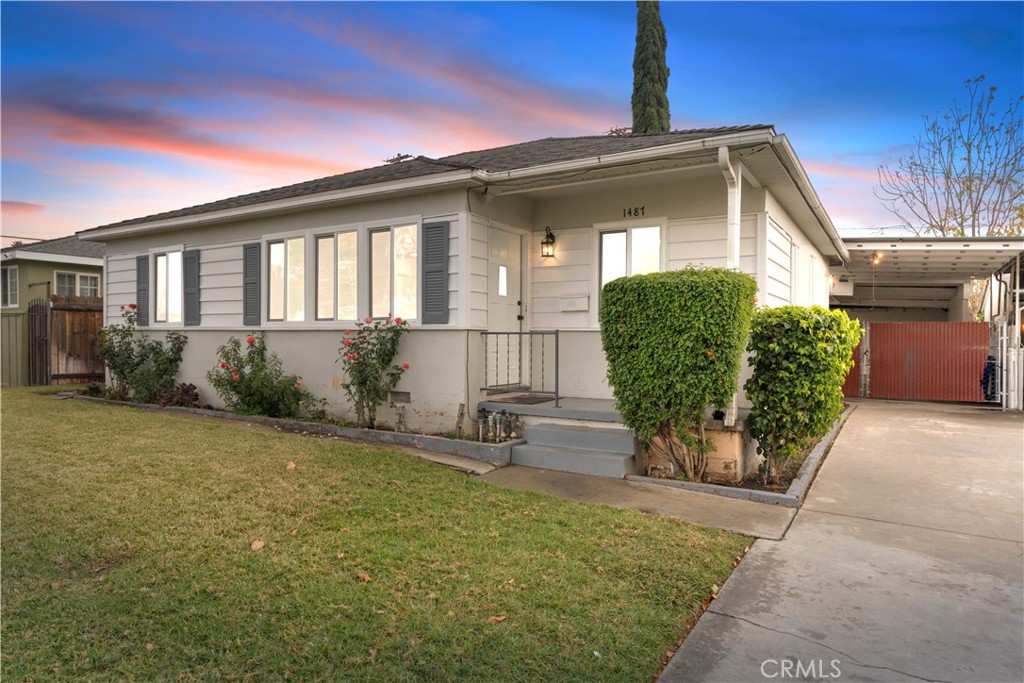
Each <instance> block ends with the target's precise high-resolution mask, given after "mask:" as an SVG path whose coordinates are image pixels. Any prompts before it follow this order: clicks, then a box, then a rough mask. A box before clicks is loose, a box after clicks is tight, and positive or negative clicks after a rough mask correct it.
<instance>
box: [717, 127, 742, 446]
mask: <svg viewBox="0 0 1024 683" xmlns="http://www.w3.org/2000/svg"><path fill="white" fill-rule="evenodd" d="M718 167H719V168H720V169H721V170H722V175H723V176H725V184H726V198H727V199H726V224H725V267H726V268H735V269H737V270H738V269H739V267H740V200H741V199H742V196H741V191H742V187H743V182H742V179H741V177H740V174H739V173H738V172H737V169H735V168H733V165H732V162H731V161H730V160H729V148H728V147H727V146H725V145H722V146H721V147H719V148H718ZM738 412H739V397H738V390H737V392H736V393H733V395H732V403H731V404H730V405H729V407H728V408H726V411H725V419H724V423H725V426H727V427H732V426H734V425H735V424H736V416H737V413H738Z"/></svg>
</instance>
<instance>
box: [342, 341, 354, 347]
mask: <svg viewBox="0 0 1024 683" xmlns="http://www.w3.org/2000/svg"><path fill="white" fill-rule="evenodd" d="M342 343H343V344H344V345H345V346H352V340H351V339H346V340H345V341H343V342H342Z"/></svg>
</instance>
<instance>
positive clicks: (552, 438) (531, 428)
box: [526, 424, 636, 455]
mask: <svg viewBox="0 0 1024 683" xmlns="http://www.w3.org/2000/svg"><path fill="white" fill-rule="evenodd" d="M526 441H527V443H529V444H530V445H531V446H555V447H559V448H580V449H583V450H590V451H602V452H606V453H621V454H623V455H633V454H634V453H635V452H636V450H635V449H636V444H635V439H634V437H633V432H632V431H630V430H628V429H607V428H600V427H585V426H582V425H565V424H536V425H528V426H527V427H526Z"/></svg>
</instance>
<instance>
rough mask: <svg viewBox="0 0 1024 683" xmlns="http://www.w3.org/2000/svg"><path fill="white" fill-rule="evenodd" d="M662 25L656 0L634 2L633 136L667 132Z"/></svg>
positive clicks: (665, 69) (666, 75)
mask: <svg viewBox="0 0 1024 683" xmlns="http://www.w3.org/2000/svg"><path fill="white" fill-rule="evenodd" d="M667 46H668V39H667V38H666V37H665V24H663V23H662V22H661V7H660V4H659V3H658V0H637V3H636V52H635V53H634V55H633V133H634V134H635V135H640V134H644V133H667V132H668V131H669V130H670V124H669V112H668V65H667V64H666V63H665V48H666V47H667Z"/></svg>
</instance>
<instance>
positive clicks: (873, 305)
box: [830, 237, 1024, 410]
mask: <svg viewBox="0 0 1024 683" xmlns="http://www.w3.org/2000/svg"><path fill="white" fill-rule="evenodd" d="M843 242H844V244H845V245H846V248H847V250H848V251H849V254H850V257H849V259H848V260H847V261H846V263H844V264H843V265H841V266H834V267H833V268H832V270H831V275H832V289H831V297H830V302H831V306H832V308H841V309H844V310H846V311H847V312H848V313H849V314H850V316H851V317H853V318H857V319H859V320H860V321H861V324H862V325H863V326H864V327H865V329H866V330H867V333H866V334H865V337H864V339H863V340H862V343H861V346H860V347H859V348H858V352H857V355H856V358H855V360H856V361H857V365H856V367H855V368H854V370H853V371H852V372H851V375H850V378H849V380H848V382H847V387H846V391H847V395H849V396H864V397H875V398H897V399H913V400H940V401H970V402H991V403H997V404H999V405H1001V406H1003V407H1004V408H1007V409H1010V410H1019V409H1021V408H1022V398H1024V386H1022V373H1024V353H1022V349H1021V320H1022V307H1024V291H1022V288H1024V280H1022V273H1021V270H1022V254H1024V239H1020V238H1007V237H984V238H934V237H898V238H893V237H870V238H846V239H844V240H843ZM985 280H987V281H988V282H989V286H988V291H987V292H986V296H985V298H984V302H983V305H982V310H983V311H984V313H985V320H986V321H988V322H984V323H982V322H977V320H976V319H972V316H971V309H970V304H969V297H970V293H971V282H972V281H985Z"/></svg>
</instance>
